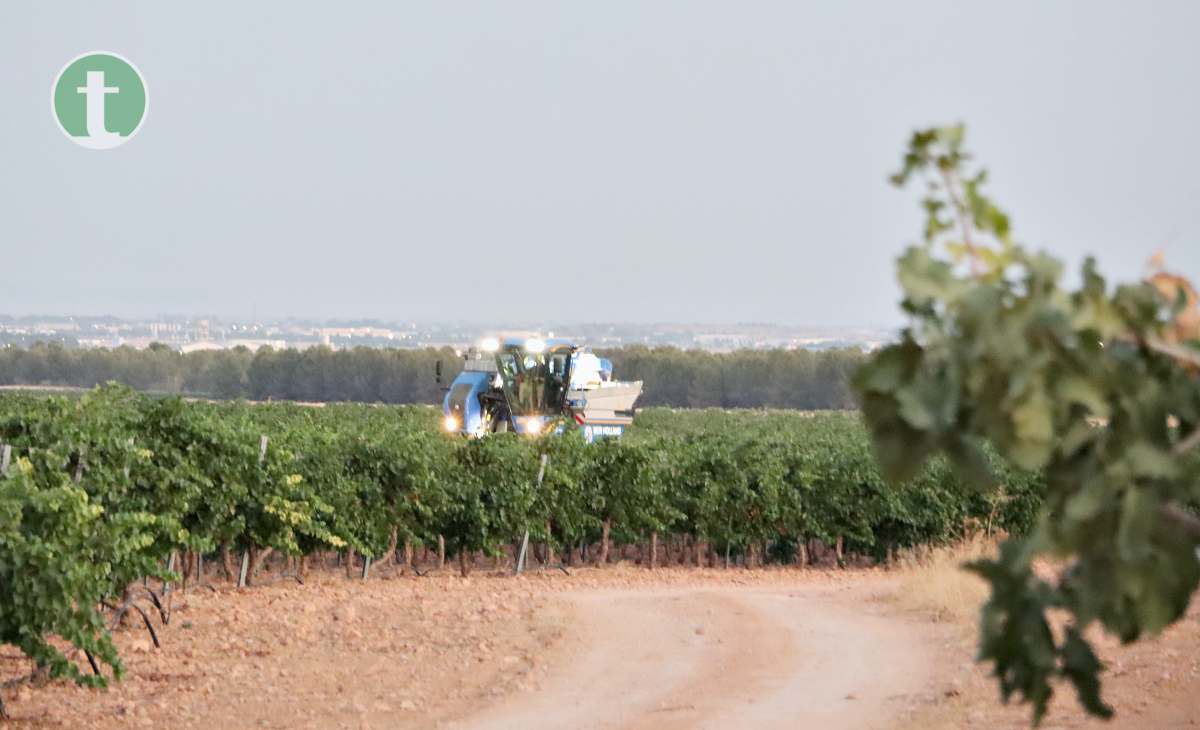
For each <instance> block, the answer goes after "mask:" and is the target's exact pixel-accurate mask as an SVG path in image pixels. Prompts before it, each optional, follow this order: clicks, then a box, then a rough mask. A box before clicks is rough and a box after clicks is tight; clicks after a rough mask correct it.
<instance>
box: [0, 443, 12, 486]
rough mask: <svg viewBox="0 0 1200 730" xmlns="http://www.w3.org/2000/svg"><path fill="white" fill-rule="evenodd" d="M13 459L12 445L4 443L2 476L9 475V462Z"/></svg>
mask: <svg viewBox="0 0 1200 730" xmlns="http://www.w3.org/2000/svg"><path fill="white" fill-rule="evenodd" d="M11 460H12V447H11V446H9V445H8V444H4V445H3V447H0V478H3V477H6V476H8V462H9V461H11Z"/></svg>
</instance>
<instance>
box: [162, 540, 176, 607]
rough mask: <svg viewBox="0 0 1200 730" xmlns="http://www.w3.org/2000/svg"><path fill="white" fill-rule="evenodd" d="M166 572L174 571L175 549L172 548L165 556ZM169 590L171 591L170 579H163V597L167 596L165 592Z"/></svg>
mask: <svg viewBox="0 0 1200 730" xmlns="http://www.w3.org/2000/svg"><path fill="white" fill-rule="evenodd" d="M167 572H168V573H173V572H175V551H174V550H172V551H171V554H170V555H169V556H167ZM170 592H171V581H169V580H164V581H163V584H162V594H163V597H164V598H165V597H166V596H167V594H168V593H170Z"/></svg>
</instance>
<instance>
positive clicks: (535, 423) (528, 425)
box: [525, 418, 542, 436]
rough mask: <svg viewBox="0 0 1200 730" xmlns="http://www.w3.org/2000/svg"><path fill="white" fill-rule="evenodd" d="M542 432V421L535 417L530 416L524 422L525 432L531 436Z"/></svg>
mask: <svg viewBox="0 0 1200 730" xmlns="http://www.w3.org/2000/svg"><path fill="white" fill-rule="evenodd" d="M541 432H542V422H541V421H540V420H538V419H536V418H531V419H529V420H528V421H526V422H525V433H527V434H529V435H531V436H537V435H538V434H539V433H541Z"/></svg>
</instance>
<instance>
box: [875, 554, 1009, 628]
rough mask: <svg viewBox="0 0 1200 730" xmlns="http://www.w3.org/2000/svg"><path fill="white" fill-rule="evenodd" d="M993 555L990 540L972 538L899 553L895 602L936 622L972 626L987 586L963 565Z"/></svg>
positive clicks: (985, 598)
mask: <svg viewBox="0 0 1200 730" xmlns="http://www.w3.org/2000/svg"><path fill="white" fill-rule="evenodd" d="M995 553H996V542H995V540H994V539H989V538H984V537H976V538H973V539H971V540H967V541H965V542H961V543H958V544H956V545H950V546H946V547H939V548H932V549H930V548H923V549H919V550H914V551H910V552H907V553H903V554H901V555H900V556H899V564H900V567H899V580H898V582H897V585H896V593H895V600H896V603H897V604H899V605H900V606H902V607H904V608H908V609H912V610H915V611H920V612H922V613H925V614H928V615H930V616H932V617H933V619H934V620H935V621H938V622H943V621H944V622H952V623H957V624H962V625H964V626H972V627H973V626H974V625H975V622H976V620H977V618H978V616H979V607H980V606H982V605H983V602H984V601H985V600H987V595H988V587H987V584H986V583H985V582H984V581H983V579H982V578H980V577H979V576H977V575H975V574H974V573H970V572H968V571H966V570H964V569H963V565H964V564H965V563H968V562H970V561H972V560H977V559H979V558H984V557H990V556H993V555H995Z"/></svg>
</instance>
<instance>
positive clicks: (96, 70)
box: [50, 51, 150, 150]
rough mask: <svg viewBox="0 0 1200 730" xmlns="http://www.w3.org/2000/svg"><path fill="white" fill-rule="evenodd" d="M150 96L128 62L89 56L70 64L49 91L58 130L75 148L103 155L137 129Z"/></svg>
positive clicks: (105, 55)
mask: <svg viewBox="0 0 1200 730" xmlns="http://www.w3.org/2000/svg"><path fill="white" fill-rule="evenodd" d="M149 110H150V90H149V89H148V88H146V81H145V80H144V79H143V78H142V74H141V72H139V71H138V70H137V67H136V66H134V65H133V64H132V63H131V62H130V61H129V59H127V58H124V57H122V56H118V55H117V54H115V53H106V52H103V51H93V52H92V53H85V54H83V55H82V56H78V57H76V58H73V59H71V61H69V62H68V63H67V65H66V66H63V69H62V71H59V72H58V76H56V77H55V79H54V86H53V87H51V89H50V111H51V112H52V113H53V115H54V120H55V121H56V122H58V128H59V129H61V130H62V131H63V134H65V135H67V138H68V139H70V140H71V141H72V142H74V143H75V144H77V145H80V146H81V147H87V148H88V149H93V150H107V149H111V148H113V147H119V146H120V145H123V144H125V143H126V142H128V141H129V140H130V139H133V135H135V134H137V132H138V130H139V129H141V128H142V122H144V121H146V112H148V111H149Z"/></svg>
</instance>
